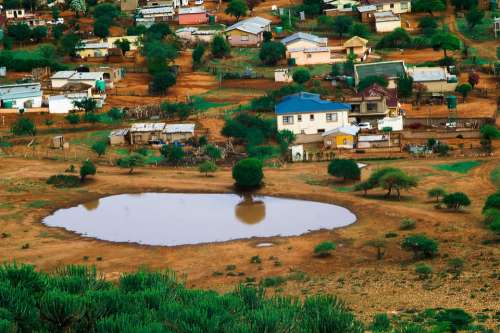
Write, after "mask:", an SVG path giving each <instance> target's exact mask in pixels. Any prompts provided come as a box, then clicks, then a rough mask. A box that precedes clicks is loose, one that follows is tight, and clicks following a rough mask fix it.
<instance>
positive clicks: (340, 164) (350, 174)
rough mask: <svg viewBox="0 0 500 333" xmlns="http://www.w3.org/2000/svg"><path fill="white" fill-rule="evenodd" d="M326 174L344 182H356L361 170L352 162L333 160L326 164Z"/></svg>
mask: <svg viewBox="0 0 500 333" xmlns="http://www.w3.org/2000/svg"><path fill="white" fill-rule="evenodd" d="M328 173H329V174H330V175H332V176H334V177H339V178H343V179H344V181H345V180H348V179H349V180H358V179H359V178H360V177H361V170H360V169H359V166H358V163H356V161H354V160H347V159H334V160H332V161H331V162H330V163H329V164H328Z"/></svg>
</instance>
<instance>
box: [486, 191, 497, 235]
mask: <svg viewBox="0 0 500 333" xmlns="http://www.w3.org/2000/svg"><path fill="white" fill-rule="evenodd" d="M483 215H484V216H485V217H486V221H485V222H486V224H487V225H488V227H489V229H490V230H491V231H493V232H495V233H500V192H497V193H494V194H492V195H490V196H489V197H488V198H487V199H486V202H485V204H484V206H483Z"/></svg>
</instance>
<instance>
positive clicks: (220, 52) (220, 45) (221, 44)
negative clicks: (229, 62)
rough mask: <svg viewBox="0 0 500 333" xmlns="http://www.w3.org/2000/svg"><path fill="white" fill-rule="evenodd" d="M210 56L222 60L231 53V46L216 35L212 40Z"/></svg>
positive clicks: (220, 36)
mask: <svg viewBox="0 0 500 333" xmlns="http://www.w3.org/2000/svg"><path fill="white" fill-rule="evenodd" d="M211 50H212V56H214V58H224V57H227V56H228V55H229V54H230V53H231V46H230V45H229V43H228V42H227V40H226V38H224V36H222V35H216V36H215V37H214V39H213V40H212V46H211Z"/></svg>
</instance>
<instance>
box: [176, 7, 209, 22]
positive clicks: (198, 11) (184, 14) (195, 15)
mask: <svg viewBox="0 0 500 333" xmlns="http://www.w3.org/2000/svg"><path fill="white" fill-rule="evenodd" d="M178 17H179V24H180V25H188V24H206V23H208V12H207V10H206V9H205V7H204V6H198V7H187V8H179V14H178Z"/></svg>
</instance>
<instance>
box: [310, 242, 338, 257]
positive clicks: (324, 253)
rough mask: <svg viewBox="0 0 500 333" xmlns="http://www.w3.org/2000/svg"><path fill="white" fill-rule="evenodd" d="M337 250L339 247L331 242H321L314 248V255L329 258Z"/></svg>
mask: <svg viewBox="0 0 500 333" xmlns="http://www.w3.org/2000/svg"><path fill="white" fill-rule="evenodd" d="M336 248H337V245H336V244H335V243H334V242H331V241H325V242H321V243H319V244H318V245H316V246H315V247H314V254H315V255H317V256H318V257H328V256H330V255H331V252H332V251H333V250H335V249H336Z"/></svg>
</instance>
